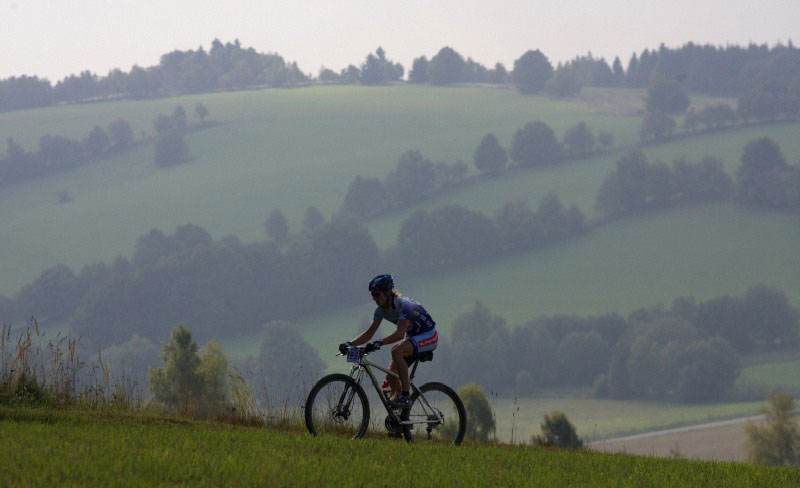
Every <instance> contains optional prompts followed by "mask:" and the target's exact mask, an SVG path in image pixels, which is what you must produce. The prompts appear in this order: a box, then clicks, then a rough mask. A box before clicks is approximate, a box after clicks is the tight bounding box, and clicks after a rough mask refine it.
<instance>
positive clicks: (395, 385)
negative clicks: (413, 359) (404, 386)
mask: <svg viewBox="0 0 800 488" xmlns="http://www.w3.org/2000/svg"><path fill="white" fill-rule="evenodd" d="M402 363H403V364H405V361H402ZM389 371H391V372H392V373H395V374H398V373H397V367H396V366H395V361H394V359H392V360H391V361H390V362H389ZM386 381H388V382H389V386H391V387H392V392H398V391H401V389H400V380H398V379H397V378H396V377H394V376H391V375H388V374H387V375H386Z"/></svg>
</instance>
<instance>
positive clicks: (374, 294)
mask: <svg viewBox="0 0 800 488" xmlns="http://www.w3.org/2000/svg"><path fill="white" fill-rule="evenodd" d="M382 293H383V292H382V291H373V292H371V293H370V295H372V296H373V298H374V297H379V296H381V294H382Z"/></svg>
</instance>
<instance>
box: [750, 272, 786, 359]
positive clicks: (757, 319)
mask: <svg viewBox="0 0 800 488" xmlns="http://www.w3.org/2000/svg"><path fill="white" fill-rule="evenodd" d="M743 306H744V313H745V317H746V318H747V319H748V321H749V322H750V324H751V331H750V334H751V337H752V338H753V341H754V342H755V344H756V345H757V347H759V349H763V350H775V349H785V348H787V347H788V346H792V345H794V344H797V341H798V336H800V329H799V328H798V323H800V322H799V320H800V319H799V318H798V311H797V309H795V308H794V307H792V306H791V305H790V304H789V299H788V298H787V297H786V294H785V293H784V292H782V291H781V290H778V289H776V288H773V287H769V286H765V285H758V286H753V287H751V288H748V289H747V292H746V293H745V295H744V299H743Z"/></svg>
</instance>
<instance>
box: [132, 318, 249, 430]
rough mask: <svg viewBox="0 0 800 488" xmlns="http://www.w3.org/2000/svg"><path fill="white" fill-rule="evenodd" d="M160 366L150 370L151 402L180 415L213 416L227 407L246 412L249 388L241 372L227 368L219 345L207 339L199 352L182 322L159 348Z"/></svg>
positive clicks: (226, 361)
mask: <svg viewBox="0 0 800 488" xmlns="http://www.w3.org/2000/svg"><path fill="white" fill-rule="evenodd" d="M161 359H162V361H163V366H161V367H158V368H154V369H151V370H150V373H149V378H148V379H149V382H150V391H151V392H152V393H153V396H154V397H155V401H156V402H157V403H159V404H161V405H162V406H164V407H166V408H168V409H170V410H173V411H176V412H178V413H180V414H184V415H190V416H197V417H216V416H218V415H220V414H222V413H223V412H224V411H225V410H226V409H227V408H229V407H236V408H237V409H239V413H240V414H244V415H246V414H248V413H250V409H251V408H252V391H251V390H250V388H249V387H248V386H247V385H246V384H245V383H244V380H243V379H242V377H241V375H239V374H238V373H237V372H235V371H230V370H229V369H228V359H227V358H226V356H225V352H224V351H223V350H222V347H221V346H220V345H219V344H218V343H216V342H213V341H209V342H208V344H207V345H206V347H205V349H204V350H203V351H202V354H200V352H199V348H198V347H197V343H196V342H195V341H194V340H193V339H192V333H191V332H190V331H189V329H187V328H186V326H184V325H183V324H180V325H178V327H176V328H175V329H174V330H173V331H172V337H171V338H170V340H169V341H167V343H165V344H164V348H163V349H162V351H161Z"/></svg>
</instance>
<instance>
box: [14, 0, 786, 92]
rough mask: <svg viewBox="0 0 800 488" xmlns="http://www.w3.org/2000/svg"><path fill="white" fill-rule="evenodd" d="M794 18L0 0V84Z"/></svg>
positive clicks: (456, 4) (351, 1)
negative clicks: (226, 48)
mask: <svg viewBox="0 0 800 488" xmlns="http://www.w3.org/2000/svg"><path fill="white" fill-rule="evenodd" d="M798 19H800V0H761V1H754V0H605V1H600V0H560V1H559V0H551V1H547V2H545V1H540V0H528V1H524V0H507V1H503V0H495V1H478V0H424V1H423V0H393V1H387V0H369V1H361V0H294V1H292V0H283V1H272V0H227V1H224V2H223V1H208V0H207V1H203V0H191V1H188V0H105V1H103V0H72V1H68V0H0V45H1V46H2V49H0V79H2V78H7V77H9V76H19V75H23V74H25V75H37V76H40V77H45V78H48V79H50V80H51V81H52V82H54V83H55V81H57V80H60V79H61V78H63V77H64V76H66V75H69V74H77V73H79V72H80V71H82V70H85V69H88V70H90V71H92V72H95V73H97V74H99V75H103V76H104V75H106V74H107V73H108V71H109V70H111V69H113V68H120V69H122V70H124V71H129V70H130V68H131V66H133V65H134V64H138V65H139V66H143V67H147V66H152V65H154V64H157V63H158V60H159V57H160V56H161V55H162V54H165V53H167V52H169V51H172V50H175V49H181V50H186V49H196V48H198V47H199V46H203V47H204V48H205V49H209V47H210V45H211V41H212V40H213V39H214V38H219V39H220V40H221V41H223V42H229V41H233V40H234V39H236V38H238V39H239V40H240V41H241V43H242V45H243V46H244V47H253V48H255V49H256V50H257V51H259V52H275V53H278V54H280V55H281V56H283V58H284V59H285V60H287V61H297V63H298V64H299V66H300V68H301V69H302V70H303V72H305V73H312V74H313V75H315V76H316V75H317V74H318V72H319V69H320V67H321V66H323V65H324V66H326V67H328V68H331V69H334V70H336V71H338V70H340V69H342V68H344V67H346V66H347V65H348V64H355V65H359V64H361V63H362V62H363V61H364V58H365V56H366V55H367V54H368V53H369V52H373V51H374V50H375V49H376V48H377V47H378V46H382V47H383V48H384V50H385V51H386V54H387V57H388V58H389V59H391V60H392V61H395V62H400V63H402V64H403V66H404V67H405V68H406V71H408V70H409V69H410V68H411V62H412V60H413V59H414V58H415V57H418V56H421V55H425V56H427V57H428V58H431V57H432V56H433V55H434V54H436V52H437V51H438V50H439V49H440V48H441V47H443V46H451V47H453V48H454V49H456V50H457V51H458V52H459V53H461V54H462V55H463V56H464V57H472V58H473V59H474V60H476V61H478V62H480V63H482V64H484V65H486V66H487V67H492V66H494V64H495V63H496V62H501V63H503V64H505V65H506V67H507V68H509V69H511V68H512V66H513V62H514V60H515V59H517V58H518V57H519V56H520V55H522V53H524V52H525V51H527V50H528V49H539V50H541V51H542V52H543V53H544V54H545V55H547V56H548V58H550V61H551V62H552V63H553V64H554V65H555V64H556V63H558V62H559V61H566V60H569V59H571V58H573V57H575V56H577V55H579V54H586V53H587V52H589V51H591V52H592V54H593V55H595V56H596V57H604V58H606V59H607V60H608V61H609V63H610V62H611V61H612V60H613V59H614V57H615V56H619V57H620V59H621V60H622V62H623V65H624V66H627V62H628V59H629V58H630V56H631V53H633V52H637V53H640V52H641V51H642V50H643V49H645V48H650V49H653V48H657V47H658V46H659V44H661V43H662V42H663V43H664V44H666V45H667V46H668V47H679V46H681V45H683V44H684V43H686V42H689V41H693V42H695V43H699V44H705V43H710V44H713V45H718V46H719V45H726V44H739V45H746V44H748V43H750V42H755V43H758V44H763V43H766V44H768V45H770V46H772V45H775V44H777V43H779V42H781V43H783V44H786V43H787V42H788V41H789V40H790V39H791V40H792V41H794V43H795V44H797V43H798V41H800V35H799V34H800V23H798Z"/></svg>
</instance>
